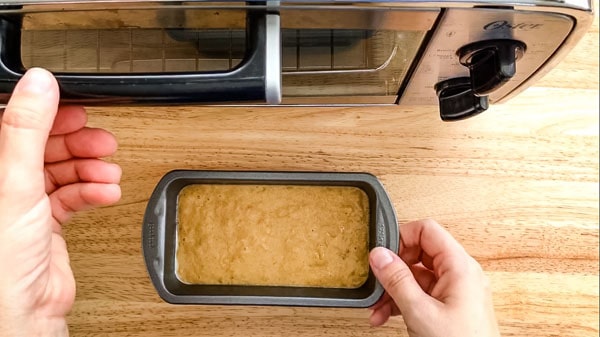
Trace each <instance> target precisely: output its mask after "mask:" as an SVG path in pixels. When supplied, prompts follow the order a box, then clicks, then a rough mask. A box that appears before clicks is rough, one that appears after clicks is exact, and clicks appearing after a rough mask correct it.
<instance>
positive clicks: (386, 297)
mask: <svg viewBox="0 0 600 337" xmlns="http://www.w3.org/2000/svg"><path fill="white" fill-rule="evenodd" d="M389 301H393V300H392V298H391V297H390V295H389V294H388V293H385V292H384V293H383V295H382V296H381V298H380V299H379V300H378V301H377V302H376V303H375V304H373V305H372V306H370V307H369V309H371V310H377V309H378V308H380V307H382V306H384V305H385V304H386V303H387V302H389Z"/></svg>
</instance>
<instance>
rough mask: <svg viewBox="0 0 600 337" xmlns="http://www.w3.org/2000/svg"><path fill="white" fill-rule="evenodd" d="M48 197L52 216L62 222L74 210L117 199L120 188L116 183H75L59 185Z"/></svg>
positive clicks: (103, 204)
mask: <svg viewBox="0 0 600 337" xmlns="http://www.w3.org/2000/svg"><path fill="white" fill-rule="evenodd" d="M49 197H50V205H51V207H52V216H54V218H55V219H56V221H58V222H59V223H64V222H66V221H67V220H69V218H70V217H71V215H73V213H74V212H78V211H83V210H87V209H90V208H92V207H98V206H107V205H110V204H113V203H115V202H117V201H119V199H120V198H121V188H120V187H119V185H117V184H99V183H77V184H71V185H66V186H63V187H61V188H59V189H58V190H56V191H54V193H52V194H50V196H49Z"/></svg>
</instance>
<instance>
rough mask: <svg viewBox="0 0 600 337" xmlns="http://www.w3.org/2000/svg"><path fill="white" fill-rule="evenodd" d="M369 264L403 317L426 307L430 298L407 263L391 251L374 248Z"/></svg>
mask: <svg viewBox="0 0 600 337" xmlns="http://www.w3.org/2000/svg"><path fill="white" fill-rule="evenodd" d="M369 263H370V265H371V268H372V269H373V273H374V274H375V277H377V279H378V280H379V282H380V283H381V285H382V286H383V288H384V289H385V291H386V292H387V293H388V294H389V295H390V297H392V299H393V300H394V302H395V303H396V305H397V306H398V309H400V312H402V314H403V315H405V316H406V315H411V314H412V313H414V312H415V310H416V308H420V307H423V306H426V305H427V304H428V303H429V301H430V297H429V296H428V295H427V294H426V293H425V292H423V290H422V289H421V287H420V286H419V284H418V283H417V280H416V279H415V277H414V275H413V273H412V272H411V270H410V269H409V268H408V266H407V265H406V263H404V261H402V259H400V257H399V256H398V255H397V254H395V253H394V252H392V251H391V250H389V249H387V248H384V247H376V248H374V249H373V250H372V251H371V253H370V255H369Z"/></svg>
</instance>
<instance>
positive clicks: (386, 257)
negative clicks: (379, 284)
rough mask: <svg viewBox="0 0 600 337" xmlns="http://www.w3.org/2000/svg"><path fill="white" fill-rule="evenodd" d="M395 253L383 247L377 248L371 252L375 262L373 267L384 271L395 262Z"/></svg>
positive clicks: (372, 259)
mask: <svg viewBox="0 0 600 337" xmlns="http://www.w3.org/2000/svg"><path fill="white" fill-rule="evenodd" d="M392 254H393V253H392V252H391V251H389V250H387V249H385V248H383V247H376V248H374V249H373V251H372V252H371V261H372V262H373V267H375V268H377V269H383V268H385V266H387V265H388V264H390V263H392V262H393V261H394V256H393V255H392Z"/></svg>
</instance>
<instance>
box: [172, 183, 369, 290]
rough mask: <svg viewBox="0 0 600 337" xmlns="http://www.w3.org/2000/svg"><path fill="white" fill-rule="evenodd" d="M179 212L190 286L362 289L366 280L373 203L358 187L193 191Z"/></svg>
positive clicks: (180, 259)
mask: <svg viewBox="0 0 600 337" xmlns="http://www.w3.org/2000/svg"><path fill="white" fill-rule="evenodd" d="M177 214H178V216H177V220H178V224H177V238H178V239H177V244H178V246H177V275H178V277H179V279H180V280H181V281H182V282H184V283H188V284H236V285H273V286H311V287H328V288H356V287H359V286H361V285H362V284H363V283H364V282H365V280H366V279H367V275H368V271H369V265H368V250H369V246H368V242H369V200H368V197H367V195H366V194H365V192H364V191H363V190H361V189H359V188H356V187H338V186H292V185H189V186H186V187H185V188H183V189H182V190H181V192H180V193H179V200H178V209H177Z"/></svg>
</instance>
